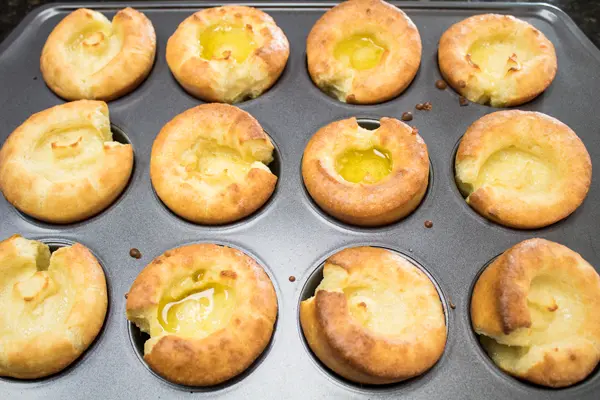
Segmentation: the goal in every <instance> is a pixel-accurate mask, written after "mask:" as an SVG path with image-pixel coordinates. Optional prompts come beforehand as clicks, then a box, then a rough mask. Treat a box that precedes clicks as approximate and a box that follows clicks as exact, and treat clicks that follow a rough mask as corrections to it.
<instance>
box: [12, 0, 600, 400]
mask: <svg viewBox="0 0 600 400" xmlns="http://www.w3.org/2000/svg"><path fill="white" fill-rule="evenodd" d="M394 3H395V4H397V5H398V6H399V7H400V8H402V9H403V10H404V11H405V12H406V13H407V14H408V15H409V16H410V17H411V18H412V19H413V21H414V22H415V24H416V25H417V27H418V28H419V31H420V34H421V38H422V41H423V58H422V62H421V68H420V70H419V72H418V74H417V76H416V78H415V81H414V82H413V83H412V84H411V86H410V87H409V88H408V89H407V90H406V91H405V92H404V93H403V94H402V95H400V96H399V97H397V98H395V99H393V100H391V101H388V102H386V103H383V104H379V105H373V106H356V105H347V104H342V103H340V102H338V101H336V100H334V99H332V98H329V97H327V96H326V95H325V94H323V93H322V92H321V91H320V90H319V89H318V88H316V87H315V86H314V85H313V84H312V82H311V80H310V77H309V75H308V73H307V70H306V53H305V40H306V36H307V35H308V32H309V31H310V29H311V27H312V25H313V24H314V23H315V21H316V20H317V19H318V18H319V17H320V16H321V15H322V14H323V13H324V12H325V10H327V9H328V8H329V7H331V6H332V5H333V3H331V2H307V3H289V4H285V3H272V2H266V1H265V2H250V3H244V4H248V5H252V6H257V7H260V8H261V9H263V10H264V11H266V12H267V13H269V14H270V15H271V16H273V18H274V19H275V20H276V22H277V24H278V25H279V26H280V27H281V28H282V29H283V30H284V32H285V33H286V35H287V37H288V39H289V41H290V45H291V56H290V59H289V62H288V65H287V67H286V70H285V71H284V73H283V75H282V77H281V78H280V80H279V81H278V82H277V83H276V84H275V86H274V87H273V88H272V89H271V90H269V91H268V92H266V93H265V94H263V95H262V96H260V97H258V98H257V99H254V100H250V101H246V102H243V103H241V104H239V106H240V107H241V108H242V109H244V110H246V111H248V112H249V113H250V114H252V115H253V116H254V117H256V118H257V119H258V121H259V122H260V123H261V125H262V126H263V128H264V129H265V130H266V131H267V133H268V134H269V135H270V137H271V138H272V140H273V142H274V144H275V146H276V152H277V157H276V165H275V168H274V170H275V171H276V173H277V175H278V176H279V182H278V184H277V188H276V190H275V193H274V195H273V197H272V199H271V200H270V201H269V202H268V203H267V204H266V205H265V206H263V208H262V209H260V210H259V211H258V212H257V213H255V214H254V215H252V216H250V217H248V218H246V219H244V220H242V221H239V222H237V223H233V224H230V225H225V226H219V227H208V226H199V225H195V224H192V223H189V222H186V221H184V220H182V219H180V218H178V217H177V216H175V215H174V214H173V213H171V212H170V211H168V210H167V208H166V207H165V206H164V205H163V204H162V203H161V202H160V200H159V199H158V197H157V196H156V195H155V193H154V192H153V190H152V186H151V184H150V176H149V172H148V169H149V161H150V149H151V146H152V142H153V140H154V138H155V136H156V135H157V134H158V132H159V130H160V129H161V127H162V126H163V125H164V124H165V123H166V122H168V121H169V120H170V119H171V118H173V117H174V116H175V115H177V114H179V113H181V112H183V111H184V110H186V109H188V108H191V107H193V106H195V105H197V104H199V103H200V101H199V100H197V99H195V98H193V97H191V96H190V95H188V94H186V93H185V92H184V91H183V89H182V88H181V87H180V86H179V85H178V84H177V82H176V81H175V80H174V78H173V77H172V75H171V73H170V72H169V69H168V68H167V65H166V62H165V45H166V41H167V39H168V38H169V36H170V35H171V34H172V33H173V32H174V31H175V29H176V27H177V25H178V24H179V23H180V22H181V21H183V20H184V19H185V17H187V16H188V15H190V14H192V13H193V12H194V11H196V10H198V9H199V8H201V7H211V6H217V5H219V4H217V3H208V2H203V3H199V2H196V3H193V2H192V3H171V2H169V3H167V2H163V3H161V2H132V3H81V4H69V5H64V4H52V5H48V6H44V7H42V8H39V9H37V10H36V11H34V12H33V13H31V14H30V15H29V16H28V17H27V18H25V20H24V21H23V22H22V23H21V24H20V25H19V27H18V28H17V29H15V31H14V32H13V33H12V34H11V35H10V36H9V37H8V38H7V39H6V40H5V41H4V42H3V43H2V44H1V45H0V76H3V77H4V82H3V90H2V92H1V94H0V121H2V122H3V124H2V126H3V128H2V131H0V141H1V142H3V141H4V140H5V139H6V137H7V136H8V135H9V134H10V132H11V131H12V130H13V129H14V128H16V127H17V126H18V125H20V124H21V123H22V122H23V121H24V120H25V119H26V118H27V117H28V116H29V115H31V114H32V113H34V112H37V111H40V110H43V109H45V108H48V107H51V106H53V105H56V104H60V103H62V102H63V101H62V100H61V99H60V98H58V97H56V96H55V95H54V94H53V93H52V92H51V91H50V90H49V89H48V88H47V87H46V86H45V85H44V82H43V80H42V79H41V76H40V71H39V56H40V52H41V49H42V46H43V45H44V42H45V40H46V38H47V36H48V34H49V33H50V31H51V30H52V28H53V27H54V26H55V25H56V24H57V23H58V22H59V21H60V19H61V18H63V17H64V16H65V15H66V14H67V13H69V12H71V11H73V10H74V9H76V8H78V7H82V6H85V7H89V8H93V9H96V10H98V11H101V12H103V13H105V14H106V15H107V16H108V17H112V16H113V15H114V13H115V12H116V11H117V10H119V9H121V8H123V7H125V6H127V5H130V6H134V7H136V8H137V9H138V10H140V11H142V12H144V13H145V14H146V15H147V16H148V18H150V19H151V20H152V22H153V24H154V27H155V29H156V34H157V39H158V48H157V59H156V63H155V65H154V68H153V70H152V72H151V73H150V76H149V78H148V79H147V81H146V82H144V83H143V84H142V85H141V86H140V87H139V88H138V89H137V90H135V91H133V92H132V93H131V94H129V95H127V96H124V97H122V98H120V99H118V100H116V101H113V102H110V103H109V109H110V115H111V121H112V123H113V125H114V129H115V131H120V132H122V133H120V134H119V135H116V137H117V139H118V140H121V141H128V142H131V143H132V145H133V148H134V152H135V167H134V172H133V174H132V177H131V180H130V182H129V185H128V187H127V188H126V189H125V191H124V192H123V194H122V195H121V196H120V197H119V199H118V200H117V201H116V202H115V203H114V204H113V205H112V206H110V207H109V208H108V209H107V210H105V211H104V212H102V213H101V214H99V215H98V216H96V217H93V218H91V219H89V220H86V221H83V222H80V223H76V224H70V225H51V224H47V223H43V222H40V221H36V220H33V219H31V218H29V217H27V216H25V215H23V214H21V213H19V212H17V211H16V210H15V209H14V208H13V207H12V206H10V205H9V204H8V203H7V202H6V201H5V200H4V199H3V198H2V199H0V237H1V238H7V237H8V236H10V235H11V234H13V233H20V234H22V235H23V236H25V237H27V238H30V239H39V240H42V241H45V242H47V243H51V244H54V245H61V244H63V243H70V242H75V241H78V242H81V243H82V244H84V245H86V246H88V247H89V248H90V250H91V251H92V252H93V253H94V254H95V255H96V256H97V257H98V259H99V261H100V263H101V264H102V266H103V268H104V270H105V273H106V278H107V283H108V290H109V310H108V314H107V317H106V321H105V326H104V328H103V330H102V331H101V333H100V334H99V336H98V338H97V339H96V341H95V342H94V344H92V346H90V348H89V349H88V351H86V352H85V353H84V355H83V356H82V357H81V358H80V359H79V360H78V361H76V362H75V363H74V364H73V365H72V366H71V367H69V368H67V369H66V370H65V371H63V372H61V373H59V374H57V375H54V376H52V377H49V378H45V379H38V380H33V381H19V380H15V379H6V378H4V379H0V392H1V393H2V397H3V398H32V399H33V398H190V397H196V398H199V397H203V398H204V397H206V398H208V396H211V397H212V396H218V397H224V398H236V399H238V398H261V399H271V398H272V399H281V398H297V399H314V398H343V399H348V398H364V399H367V398H370V399H383V398H389V397H394V398H411V399H438V398H445V399H466V398H470V399H480V398H486V399H510V398H531V399H564V398H569V399H578V400H585V399H597V398H598V393H599V392H600V374H599V373H598V369H597V370H596V371H595V372H593V373H592V374H591V375H590V377H588V378H587V379H586V380H585V381H583V382H581V383H579V384H577V385H575V386H573V387H571V388H567V389H560V390H552V389H546V388H542V387H538V386H534V385H531V384H527V383H524V382H521V381H518V380H516V379H514V378H511V377H509V376H508V375H506V374H504V373H502V372H501V371H500V370H499V369H498V368H497V367H496V366H495V365H494V364H493V363H492V361H491V360H490V359H489V358H488V357H487V355H486V354H485V353H484V351H483V350H482V348H481V347H480V346H479V344H478V341H477V339H476V337H475V335H474V334H473V332H472V330H471V327H470V321H469V301H470V294H471V290H472V288H473V285H474V282H475V281H476V279H477V277H478V274H479V273H480V271H481V270H482V269H483V268H484V267H485V266H486V265H487V264H488V262H489V261H490V260H492V259H493V258H494V257H496V256H497V255H498V254H500V253H502V252H503V251H504V250H506V249H507V248H508V247H510V246H511V245H513V244H515V243H517V242H519V241H521V240H524V239H526V238H531V237H543V238H547V239H550V240H553V241H557V242H559V243H562V244H564V245H566V246H568V247H570V248H571V249H573V250H575V251H577V252H579V253H580V254H581V255H582V256H583V257H584V258H585V259H586V260H587V261H588V262H590V263H591V264H592V265H594V266H596V268H597V269H599V268H600V244H599V243H600V242H598V240H597V238H598V236H599V234H600V224H599V223H598V221H600V207H596V205H597V204H598V200H600V183H599V181H598V179H596V178H594V179H593V180H592V186H591V189H590V192H589V195H588V198H587V200H586V201H585V202H584V203H583V205H582V206H581V207H580V208H579V209H578V210H577V211H576V212H575V213H574V214H572V215H571V216H570V217H569V218H567V219H566V220H564V221H561V222H559V223H557V224H555V225H552V226H550V227H547V228H544V229H539V230H535V231H519V230H513V229H508V228H503V227H501V226H499V225H496V224H493V223H491V222H488V221H487V220H485V219H484V218H482V217H480V216H479V215H478V214H476V213H475V212H474V211H473V210H471V209H470V208H469V206H468V205H467V204H466V203H465V201H464V200H463V198H462V197H461V195H460V194H459V192H458V190H457V188H456V185H455V184H454V178H453V160H454V153H455V151H456V148H457V145H458V141H459V140H460V138H461V136H462V135H463V133H464V132H465V130H466V129H467V127H468V126H469V125H470V124H471V123H472V122H473V121H475V120H476V119H478V118H479V117H481V116H483V115H485V114H487V113H490V112H492V111H494V110H495V109H493V108H491V107H487V106H481V105H477V104H469V105H468V106H460V104H459V99H458V95H457V94H456V93H455V92H453V91H452V90H451V89H450V88H448V89H446V90H439V89H437V88H436V86H435V81H436V80H437V79H439V78H440V73H439V70H438V67H437V43H438V39H439V38H440V36H441V35H442V33H443V32H444V30H445V29H447V28H448V27H449V26H450V25H451V24H453V23H455V22H457V21H459V20H461V19H463V18H465V17H468V16H471V15H475V14H481V13H486V12H499V13H506V14H512V15H515V16H517V17H519V18H522V19H524V20H526V21H528V22H530V23H532V24H533V25H534V26H536V27H537V28H538V29H540V30H541V31H542V32H544V34H545V35H546V36H547V37H548V38H549V39H550V40H551V41H552V42H553V43H554V45H555V47H556V52H557V56H558V64H559V67H558V68H559V69H558V74H557V77H556V79H555V81H554V83H553V84H552V85H551V86H550V88H549V89H548V90H547V91H546V92H545V93H544V94H542V95H541V96H539V97H538V98H537V99H535V100H534V101H532V102H530V103H527V104H525V105H523V106H521V107H519V108H520V109H524V110H535V111H541V112H544V113H547V114H549V115H552V116H554V117H556V118H558V119H560V120H561V121H563V122H565V123H566V124H567V125H569V126H570V127H571V128H573V130H575V132H577V134H578V135H579V136H580V137H581V139H582V140H583V142H584V143H585V145H586V147H587V149H588V151H589V153H590V155H591V157H592V161H593V162H600V134H599V133H600V132H598V129H599V127H600V112H597V111H596V109H595V107H596V103H597V93H600V81H599V80H598V79H597V71H598V69H599V68H600V51H598V49H597V48H595V47H594V45H593V44H592V43H591V42H590V41H589V40H588V39H587V38H586V37H585V36H584V35H583V33H582V32H581V31H580V30H579V29H578V28H577V27H576V26H575V24H574V23H573V22H572V21H571V19H570V18H569V17H568V16H567V15H566V14H564V13H563V12H562V11H560V10H558V9H556V8H554V7H552V6H549V5H541V4H534V5H528V4H514V3H510V4H509V3H504V4H499V3H494V4H473V3H468V4H467V3H462V4H461V3H429V2H426V3H396V2H394ZM426 101H429V102H431V103H432V105H433V109H432V110H431V111H417V110H415V105H416V104H417V103H423V102H426ZM405 111H411V112H412V113H413V115H414V119H413V120H412V121H411V122H410V124H411V125H413V126H416V127H417V128H418V129H419V132H420V134H421V136H422V137H423V139H424V140H425V142H426V143H427V145H428V149H429V156H430V159H431V171H432V177H431V179H430V187H429V189H428V191H427V194H426V196H425V198H424V200H423V202H422V203H421V205H420V206H419V207H418V208H417V210H416V211H415V212H414V213H412V214H411V215H410V216H408V217H407V218H406V219H404V220H402V221H400V222H397V223H394V224H392V225H389V226H385V227H381V228H358V227H353V226H349V225H345V224H343V223H340V222H337V221H335V220H334V219H332V218H331V217H328V216H327V215H326V214H325V213H324V212H322V211H321V210H319V208H318V207H317V206H316V205H315V203H314V202H313V201H312V200H311V199H310V197H309V196H308V194H307V192H306V190H305V189H304V186H303V184H302V176H301V173H300V164H301V157H302V152H303V150H304V147H305V145H306V143H307V142H308V140H309V138H310V137H311V136H312V135H313V133H315V132H316V131H317V130H318V129H319V128H320V127H322V126H324V125H326V124H328V123H329V122H331V121H334V120H339V119H343V118H347V117H350V116H357V117H359V118H361V119H363V120H365V121H366V125H367V126H368V125H369V120H375V121H377V120H378V119H379V117H381V116H392V117H396V118H400V116H401V115H402V113H403V112H405ZM371 125H372V123H371ZM596 167H598V166H597V165H596ZM425 221H431V222H432V223H433V226H432V227H431V228H427V227H426V226H425ZM428 225H429V224H428ZM196 242H215V243H219V244H226V245H229V246H232V247H236V248H239V249H241V250H242V251H244V252H246V253H247V254H249V255H250V256H252V257H254V258H255V259H256V260H257V261H258V262H259V263H260V264H261V265H263V266H264V268H265V270H266V271H267V273H268V274H269V276H270V277H271V279H272V281H273V283H274V286H275V289H276V292H277V297H278V301H279V316H278V320H277V323H276V326H275V331H274V335H273V338H272V340H271V343H270V344H269V346H268V347H267V349H266V351H265V352H264V354H263V355H262V356H261V357H259V359H258V360H257V361H256V362H255V364H254V365H253V366H252V367H251V368H250V369H249V370H248V371H246V372H245V373H244V374H242V375H241V376H239V377H237V378H234V379H233V380H231V381H229V382H226V383H225V384H222V385H219V386H217V387H210V388H193V387H183V386H177V385H173V384H170V383H168V382H166V381H164V380H163V379H161V378H159V377H158V376H157V375H155V374H154V373H153V372H151V371H150V369H149V368H148V367H147V366H146V365H145V363H144V362H143V360H142V358H141V357H142V353H141V348H142V344H143V335H142V334H141V333H140V332H139V330H137V328H135V327H134V326H131V325H130V324H129V323H128V321H127V319H126V317H125V298H124V295H125V294H126V293H127V291H128V290H129V287H130V286H131V284H132V282H133V280H134V279H135V277H136V276H137V274H138V273H139V272H140V270H141V269H142V268H143V267H144V266H145V265H146V264H147V263H149V262H150V261H151V260H152V259H153V258H154V257H156V256H158V255H160V254H161V253H163V252H164V251H165V250H168V249H170V248H173V247H177V246H181V245H183V244H188V243H196ZM357 245H372V246H381V247H385V248H388V249H392V250H395V251H398V252H401V253H403V254H405V255H406V256H407V257H408V258H409V259H410V260H411V261H412V262H414V263H416V264H418V265H419V266H420V267H421V268H423V269H424V270H425V271H426V272H427V273H428V274H429V275H430V276H431V277H432V279H433V280H434V282H435V284H436V286H437V288H438V290H439V291H440V293H441V296H442V301H443V304H444V306H445V311H446V316H447V325H448V341H447V345H446V350H445V352H444V355H443V356H442V358H441V359H440V361H439V362H438V363H437V364H436V365H435V366H434V367H433V368H432V369H431V370H430V371H429V372H427V373H425V374H424V375H422V376H421V377H418V378H415V379H412V380H409V381H406V382H403V383H400V384H394V385H384V386H378V387H374V386H364V385H363V386H360V385H356V384H353V383H350V382H348V381H345V380H343V379H341V378H339V377H338V376H336V375H335V374H333V373H332V372H330V371H328V370H327V369H326V368H325V367H324V366H323V365H322V364H320V363H319V361H318V360H317V359H316V358H315V357H314V356H313V355H312V353H311V352H310V350H309V349H308V346H307V345H306V343H305V341H304V339H303V336H302V333H301V329H300V324H299V320H298V306H299V302H300V301H301V300H302V299H304V298H306V297H309V296H310V295H312V293H313V291H314V288H315V286H316V284H317V283H318V281H319V275H318V274H319V273H320V267H321V266H322V264H323V262H324V260H325V259H326V258H327V257H328V256H330V255H332V254H334V253H335V252H337V251H339V250H340V249H342V248H345V247H349V246H357ZM132 248H137V249H139V250H140V252H141V254H142V257H141V259H135V258H132V257H130V256H129V252H130V249H132ZM292 277H294V278H295V280H294V279H292ZM292 280H294V281H293V282H292Z"/></svg>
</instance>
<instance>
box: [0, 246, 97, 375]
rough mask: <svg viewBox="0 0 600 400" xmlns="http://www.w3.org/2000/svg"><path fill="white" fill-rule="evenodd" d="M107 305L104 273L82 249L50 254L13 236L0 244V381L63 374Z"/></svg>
mask: <svg viewBox="0 0 600 400" xmlns="http://www.w3.org/2000/svg"><path fill="white" fill-rule="evenodd" d="M107 304H108V300H107V295H106V281H105V278H104V272H103V271H102V268H101V267H100V264H98V261H97V260H96V258H95V257H94V256H93V255H92V253H90V251H89V250H88V249H87V248H86V247H84V246H82V245H80V244H78V243H76V244H74V245H73V246H68V247H62V248H59V249H58V250H56V251H55V252H54V253H52V254H50V250H49V248H48V246H47V245H45V244H44V243H41V242H37V241H35V240H27V239H24V238H22V237H21V236H19V235H14V236H12V237H10V238H9V239H6V240H4V241H2V242H0V309H1V310H2V312H0V376H10V377H13V378H19V379H34V378H42V377H45V376H48V375H52V374H55V373H57V372H59V371H61V370H63V369H64V368H66V367H67V366H68V365H69V364H71V363H72V362H73V361H75V360H76V359H77V358H78V357H79V356H80V355H81V354H82V353H83V352H84V351H85V350H86V349H87V348H88V346H89V345H90V344H91V343H92V342H93V341H94V339H95V338H96V335H98V333H99V332H100V329H101V328H102V325H103V323H104V317H105V315H106V308H107Z"/></svg>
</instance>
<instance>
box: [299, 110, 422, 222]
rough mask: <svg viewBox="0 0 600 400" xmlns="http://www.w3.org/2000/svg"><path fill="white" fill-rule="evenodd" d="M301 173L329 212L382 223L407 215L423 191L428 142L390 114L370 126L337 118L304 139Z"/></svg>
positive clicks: (417, 203)
mask: <svg viewBox="0 0 600 400" xmlns="http://www.w3.org/2000/svg"><path fill="white" fill-rule="evenodd" d="M302 177H303V178H304V184H305V185H306V189H307V190H308V192H309V193H310V195H311V197H312V198H313V200H315V202H316V203H317V204H318V205H319V206H320V207H321V208H322V209H323V210H325V211H326V212H327V213H328V214H330V215H332V216H334V217H336V218H338V219H340V220H342V221H344V222H347V223H350V224H355V225H364V226H377V225H384V224H388V223H391V222H394V221H397V220H399V219H401V218H404V217H405V216H406V215H408V214H410V213H411V212H412V211H413V210H414V209H415V208H417V206H418V205H419V204H420V202H421V199H422V198H423V196H424V195H425V192H426V190H427V185H428V183H429V181H428V178H429V156H428V153H427V146H426V145H425V143H424V142H423V139H422V138H421V136H419V135H418V134H417V133H416V131H415V130H413V128H411V127H410V126H408V125H406V124H404V123H403V122H401V121H399V120H397V119H394V118H385V117H384V118H381V120H380V126H379V128H377V129H375V130H368V129H365V128H362V127H361V126H360V125H359V124H358V122H357V120H356V118H349V119H345V120H342V121H336V122H332V123H330V124H329V125H326V126H324V127H323V128H321V129H319V131H318V132H317V133H315V135H314V136H313V137H312V138H311V139H310V141H309V142H308V144H307V146H306V149H305V150H304V157H303V159H302Z"/></svg>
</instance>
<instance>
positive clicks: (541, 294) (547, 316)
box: [481, 274, 585, 366]
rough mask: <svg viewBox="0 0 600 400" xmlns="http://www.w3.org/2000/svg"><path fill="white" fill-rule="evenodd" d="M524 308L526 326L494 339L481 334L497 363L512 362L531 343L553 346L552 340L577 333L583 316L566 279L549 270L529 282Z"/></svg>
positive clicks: (566, 337) (580, 300)
mask: <svg viewBox="0 0 600 400" xmlns="http://www.w3.org/2000/svg"><path fill="white" fill-rule="evenodd" d="M527 309H528V310H529V314H530V317H531V326H530V327H528V328H519V329H517V330H515V331H513V332H511V333H510V334H509V335H507V336H505V337H504V338H498V340H495V339H493V338H489V337H485V336H483V337H482V340H481V343H482V345H483V347H484V348H485V349H486V351H487V352H488V353H489V354H490V356H491V357H492V358H493V359H494V360H495V361H496V362H498V363H500V364H501V365H504V366H514V365H516V363H517V362H518V360H519V359H520V358H522V357H524V356H525V355H527V353H528V352H529V351H530V349H531V348H532V347H535V346H548V347H555V345H554V343H562V342H565V341H568V340H569V337H571V336H573V335H577V334H578V331H579V329H580V326H581V324H582V323H583V320H584V318H585V310H584V307H583V303H582V299H579V298H578V295H577V294H576V293H575V292H574V288H573V287H572V286H571V283H570V282H568V279H567V278H565V277H557V276H553V275H550V274H547V275H540V276H537V277H536V278H534V279H533V281H532V282H531V285H530V287H529V293H528V295H527ZM499 341H501V342H502V343H499Z"/></svg>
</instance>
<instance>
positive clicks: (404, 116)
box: [402, 111, 413, 121]
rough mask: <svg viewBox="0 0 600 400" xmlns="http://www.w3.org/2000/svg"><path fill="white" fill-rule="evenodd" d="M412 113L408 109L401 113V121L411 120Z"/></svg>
mask: <svg viewBox="0 0 600 400" xmlns="http://www.w3.org/2000/svg"><path fill="white" fill-rule="evenodd" d="M412 119H413V115H412V113H411V112H410V111H407V112H404V113H402V121H412Z"/></svg>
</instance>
